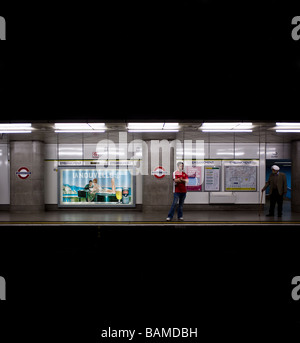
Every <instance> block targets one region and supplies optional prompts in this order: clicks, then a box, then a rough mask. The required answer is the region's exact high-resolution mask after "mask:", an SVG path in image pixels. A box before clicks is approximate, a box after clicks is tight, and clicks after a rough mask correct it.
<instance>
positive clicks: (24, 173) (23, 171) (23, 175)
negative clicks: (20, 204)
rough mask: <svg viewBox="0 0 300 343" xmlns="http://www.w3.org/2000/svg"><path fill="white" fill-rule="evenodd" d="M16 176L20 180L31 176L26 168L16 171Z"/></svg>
mask: <svg viewBox="0 0 300 343" xmlns="http://www.w3.org/2000/svg"><path fill="white" fill-rule="evenodd" d="M16 174H17V175H18V176H19V178H20V179H23V180H24V179H27V178H28V176H29V175H30V174H31V172H30V171H29V169H28V168H26V167H21V168H19V169H18V171H16Z"/></svg>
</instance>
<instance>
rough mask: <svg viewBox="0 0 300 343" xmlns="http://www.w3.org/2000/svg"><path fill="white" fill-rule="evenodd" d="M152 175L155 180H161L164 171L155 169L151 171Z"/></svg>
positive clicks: (158, 168) (164, 173)
mask: <svg viewBox="0 0 300 343" xmlns="http://www.w3.org/2000/svg"><path fill="white" fill-rule="evenodd" d="M152 174H153V175H154V176H155V177H156V178H158V179H161V178H163V177H164V176H165V175H166V170H165V168H163V167H156V168H155V169H154V170H153V172H152Z"/></svg>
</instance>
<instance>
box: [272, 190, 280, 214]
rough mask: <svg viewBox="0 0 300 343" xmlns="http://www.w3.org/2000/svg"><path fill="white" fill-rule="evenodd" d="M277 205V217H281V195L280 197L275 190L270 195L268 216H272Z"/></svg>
mask: <svg viewBox="0 0 300 343" xmlns="http://www.w3.org/2000/svg"><path fill="white" fill-rule="evenodd" d="M276 203H277V204H278V215H279V216H281V215H282V204H283V194H282V195H280V194H279V193H278V190H277V189H273V191H272V194H271V195H270V214H271V215H274V210H275V205H276Z"/></svg>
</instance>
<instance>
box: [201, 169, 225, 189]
mask: <svg viewBox="0 0 300 343" xmlns="http://www.w3.org/2000/svg"><path fill="white" fill-rule="evenodd" d="M206 168H217V169H219V190H218V191H216V190H207V189H206V174H205V169H206ZM203 172H204V178H203V184H204V187H203V189H204V192H221V188H222V166H221V165H210V166H204V170H203Z"/></svg>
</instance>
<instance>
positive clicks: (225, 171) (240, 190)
mask: <svg viewBox="0 0 300 343" xmlns="http://www.w3.org/2000/svg"><path fill="white" fill-rule="evenodd" d="M227 167H247V166H245V165H242V164H240V165H224V191H225V192H247V193H248V192H257V165H248V167H255V174H256V175H255V190H245V189H235V190H227V189H226V174H227Z"/></svg>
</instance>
